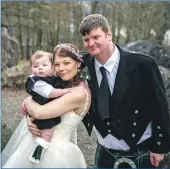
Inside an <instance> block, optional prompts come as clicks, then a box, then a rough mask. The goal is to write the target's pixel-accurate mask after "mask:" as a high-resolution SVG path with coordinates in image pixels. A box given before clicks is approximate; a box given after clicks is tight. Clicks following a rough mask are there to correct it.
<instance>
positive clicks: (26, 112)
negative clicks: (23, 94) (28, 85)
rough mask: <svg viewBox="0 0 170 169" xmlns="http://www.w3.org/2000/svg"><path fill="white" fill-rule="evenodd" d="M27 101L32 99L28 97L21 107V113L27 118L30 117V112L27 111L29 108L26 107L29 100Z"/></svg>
mask: <svg viewBox="0 0 170 169" xmlns="http://www.w3.org/2000/svg"><path fill="white" fill-rule="evenodd" d="M27 99H30V97H27V98H26V99H25V100H24V101H23V103H22V105H21V112H22V113H23V115H25V116H27V115H28V111H27V107H26V100H27Z"/></svg>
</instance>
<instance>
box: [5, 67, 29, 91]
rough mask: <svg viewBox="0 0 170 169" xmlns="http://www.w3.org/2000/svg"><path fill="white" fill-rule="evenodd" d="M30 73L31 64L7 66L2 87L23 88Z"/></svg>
mask: <svg viewBox="0 0 170 169" xmlns="http://www.w3.org/2000/svg"><path fill="white" fill-rule="evenodd" d="M28 75H29V64H24V65H17V66H13V67H11V68H7V69H6V70H4V71H3V72H2V87H11V88H15V87H17V88H20V87H22V88H23V87H24V84H25V80H26V78H27V77H28Z"/></svg>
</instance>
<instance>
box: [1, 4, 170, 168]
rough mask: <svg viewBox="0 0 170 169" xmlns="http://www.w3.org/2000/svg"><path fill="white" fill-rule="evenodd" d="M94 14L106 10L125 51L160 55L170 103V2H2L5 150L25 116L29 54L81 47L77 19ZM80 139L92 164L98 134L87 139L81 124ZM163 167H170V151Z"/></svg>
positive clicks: (3, 143) (114, 36) (103, 12)
mask: <svg viewBox="0 0 170 169" xmlns="http://www.w3.org/2000/svg"><path fill="white" fill-rule="evenodd" d="M92 13H99V14H102V15H104V16H105V17H106V18H107V19H108V21H109V23H110V25H111V29H112V34H113V42H114V43H116V44H118V45H120V46H121V47H123V48H124V49H126V50H132V51H137V52H142V53H145V54H149V55H151V56H153V57H155V58H156V60H157V62H158V64H159V68H160V71H161V74H162V77H163V80H164V85H165V88H166V91H167V97H168V102H169V105H170V2H153V1H152V2H142V1H138V2H132V1H131V2H99V1H93V2H89V1H75V2H48V1H44V2H38V1H30V2H27V1H23V2H13V1H10V2H5V1H3V2H1V31H2V46H1V49H2V77H1V81H2V83H1V84H2V128H3V130H2V149H3V147H4V146H5V144H6V143H7V141H8V139H9V138H10V136H11V134H12V133H13V131H14V130H15V128H16V126H17V125H18V123H19V121H20V120H21V118H22V117H23V116H22V114H21V112H20V106H21V104H22V101H23V100H24V98H25V97H27V96H28V95H27V94H26V92H25V90H24V83H25V79H26V77H27V76H28V75H29V59H30V56H31V55H32V54H33V53H34V52H35V51H36V50H45V51H48V52H52V50H53V48H54V47H55V46H56V45H57V44H59V43H63V42H70V43H73V44H75V45H77V46H78V47H79V48H80V49H81V51H84V49H83V43H82V37H81V35H80V33H79V24H80V22H81V21H82V19H83V18H84V17H85V16H87V15H89V14H92ZM78 134H79V137H78V143H79V146H80V147H81V149H82V151H83V153H84V154H85V157H86V161H87V163H88V167H91V166H93V160H94V152H95V148H96V142H95V140H96V138H95V136H94V135H93V136H92V138H89V137H88V135H87V132H86V130H85V129H84V126H83V125H80V127H79V129H78ZM166 157H167V158H166V159H165V161H164V162H163V165H162V166H163V167H164V168H167V167H169V168H170V163H169V161H170V155H169V157H168V155H167V156H166Z"/></svg>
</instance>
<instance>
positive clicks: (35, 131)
mask: <svg viewBox="0 0 170 169" xmlns="http://www.w3.org/2000/svg"><path fill="white" fill-rule="evenodd" d="M27 119H28V120H27V126H28V130H29V131H30V132H31V133H32V134H33V135H36V136H38V137H39V136H40V135H41V132H42V131H41V130H39V129H38V128H37V126H36V125H35V124H34V123H33V121H34V118H32V117H30V118H29V117H28V118H27Z"/></svg>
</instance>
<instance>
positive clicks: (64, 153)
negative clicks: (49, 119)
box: [2, 95, 88, 168]
mask: <svg viewBox="0 0 170 169" xmlns="http://www.w3.org/2000/svg"><path fill="white" fill-rule="evenodd" d="M87 96H88V95H87ZM87 107H88V97H87V99H86V104H85V108H84V111H83V112H82V114H81V115H78V114H76V113H75V112H74V111H71V112H68V113H66V114H64V115H63V116H62V117H61V123H60V124H58V125H57V126H56V128H55V129H54V132H53V136H52V140H51V145H50V147H49V148H48V149H47V150H46V151H44V153H43V154H42V156H41V160H40V163H39V164H35V163H32V162H31V161H30V160H29V156H30V154H31V153H32V152H33V150H34V149H35V147H36V146H37V144H36V143H35V138H34V137H33V136H32V134H31V133H30V132H29V131H28V129H27V128H25V131H22V133H23V134H22V135H24V136H21V137H20V138H21V139H20V141H19V142H18V143H17V144H18V145H17V146H15V148H13V149H15V151H14V150H11V148H8V149H10V151H14V152H13V153H12V155H10V157H9V158H8V160H7V161H6V163H5V165H4V166H3V168H86V167H87V166H86V162H85V158H84V155H83V153H82V152H81V150H80V149H79V147H78V146H77V145H76V144H74V143H73V142H71V137H72V136H73V135H74V134H75V133H74V132H75V131H77V126H78V125H79V124H80V122H81V121H82V119H83V115H84V112H85V111H86V108H87ZM25 125H26V124H25ZM75 139H76V138H75ZM5 153H6V154H8V150H6V151H4V153H3V154H5ZM9 153H10V152H9ZM2 158H3V155H2ZM2 160H3V159H2Z"/></svg>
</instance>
